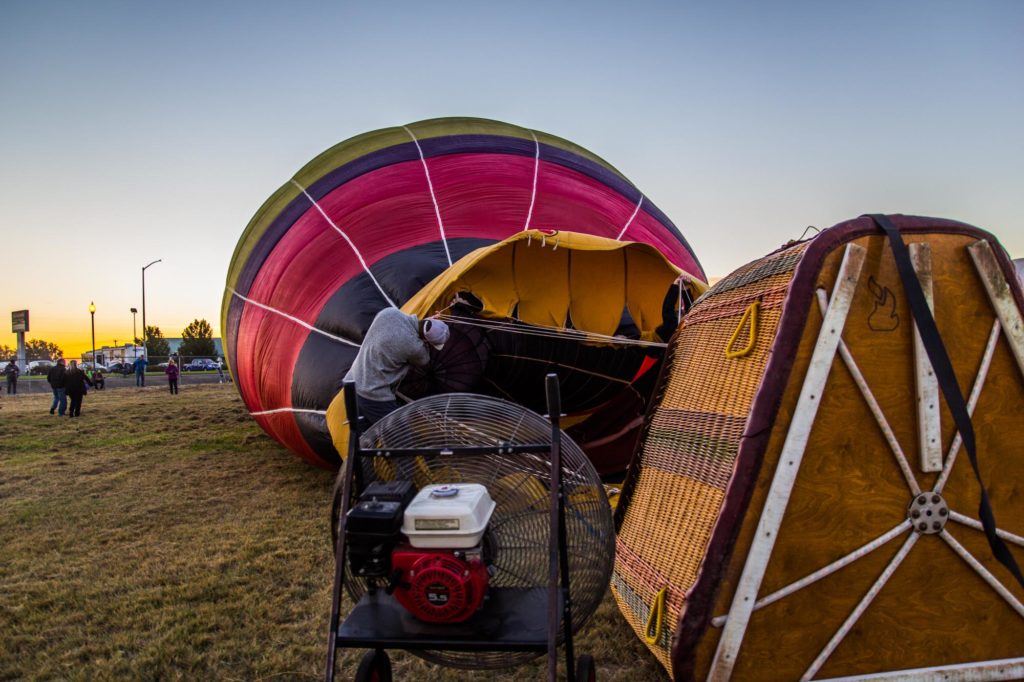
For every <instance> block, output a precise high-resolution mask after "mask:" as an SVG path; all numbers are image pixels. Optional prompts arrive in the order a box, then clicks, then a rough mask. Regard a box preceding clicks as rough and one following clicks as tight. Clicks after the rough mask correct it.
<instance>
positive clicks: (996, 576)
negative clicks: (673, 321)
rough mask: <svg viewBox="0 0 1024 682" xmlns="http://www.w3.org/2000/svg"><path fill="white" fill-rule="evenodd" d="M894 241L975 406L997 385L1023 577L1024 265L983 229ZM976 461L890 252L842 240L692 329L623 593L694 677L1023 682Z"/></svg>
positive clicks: (924, 223) (753, 267)
mask: <svg viewBox="0 0 1024 682" xmlns="http://www.w3.org/2000/svg"><path fill="white" fill-rule="evenodd" d="M891 220H892V222H893V223H895V225H896V226H897V227H898V228H899V230H900V233H901V234H902V236H903V239H904V241H905V242H906V243H908V244H910V245H911V247H910V248H911V256H912V258H913V262H914V267H915V270H916V272H917V276H918V280H919V281H920V282H921V285H922V289H923V290H924V291H925V293H926V295H928V296H930V304H931V306H932V309H933V311H934V317H935V319H936V321H937V325H938V328H939V331H940V333H941V336H942V338H943V341H944V344H945V346H946V349H947V350H948V353H949V356H950V357H951V359H952V364H953V367H954V369H955V373H956V376H957V380H958V382H959V384H960V386H961V388H962V390H963V391H964V396H965V398H967V397H968V395H969V393H970V392H971V391H972V389H973V388H975V387H983V388H981V389H980V392H979V393H978V395H977V396H976V397H975V398H974V399H973V400H974V401H975V402H976V405H975V406H974V407H973V410H974V412H973V424H974V430H975V433H976V437H977V453H978V460H979V464H980V470H981V474H982V479H983V481H984V483H985V484H986V486H987V488H988V495H989V498H990V500H991V506H992V508H993V509H994V511H995V516H996V520H997V522H998V526H999V529H1000V533H1001V537H1002V538H1003V539H1004V541H1005V543H1006V544H1007V545H1008V546H1009V547H1010V551H1011V553H1012V554H1013V555H1014V556H1015V557H1016V558H1017V562H1018V563H1024V537H1022V536H1024V419H1022V417H1024V322H1022V321H1021V310H1022V309H1024V300H1022V297H1021V291H1020V286H1019V284H1018V282H1017V280H1016V278H1015V275H1014V270H1013V265H1012V264H1011V262H1010V261H1009V259H1008V258H1007V257H1006V255H1005V254H1004V252H1003V250H1002V248H1001V247H1000V246H999V245H998V242H996V240H995V239H994V238H993V237H991V236H990V235H988V234H986V233H984V232H982V231H981V230H978V229H976V228H973V227H970V226H968V225H964V224H961V223H955V222H951V221H944V220H937V219H930V218H912V217H904V216H895V217H892V218H891ZM997 311H998V313H997ZM823 320H824V321H825V322H826V323H825V324H823ZM961 450H962V448H960V447H959V437H958V436H957V434H956V428H955V426H954V424H953V419H952V417H951V414H950V412H949V410H948V408H947V407H946V404H945V401H944V400H942V399H941V398H940V397H939V389H938V386H937V383H936V379H935V375H934V373H932V372H931V364H930V362H929V361H928V356H927V355H926V354H925V352H924V351H923V347H922V346H921V345H920V341H919V339H918V338H917V332H916V328H915V325H914V322H913V318H912V317H911V311H910V310H909V308H908V304H907V302H906V298H905V296H904V291H903V287H902V285H901V283H900V277H899V275H898V273H897V270H896V265H895V260H894V256H893V253H892V251H891V250H890V248H889V245H888V243H887V242H886V238H885V236H884V234H883V233H882V232H881V230H880V229H879V228H878V227H877V226H876V225H875V224H874V222H872V221H871V220H870V219H868V218H860V219H857V220H853V221H849V222H847V223H843V224H841V225H838V226H836V227H834V228H832V229H830V230H826V231H825V232H822V233H821V234H820V235H818V236H817V237H816V238H814V239H813V240H810V241H806V242H800V243H797V244H793V245H790V246H787V247H784V248H783V249H781V250H780V251H777V252H775V253H773V254H771V255H768V256H766V257H764V258H762V259H760V260H758V261H755V262H753V263H750V264H748V265H746V266H744V267H743V268H740V269H739V270H737V271H736V272H734V273H732V274H731V275H729V276H728V277H726V278H725V279H723V280H722V281H720V282H719V283H718V284H716V285H715V287H714V288H712V289H711V290H710V291H709V292H708V293H707V294H705V295H704V296H703V297H702V298H701V299H699V300H698V301H697V302H696V304H695V305H694V306H693V308H692V309H691V310H690V312H689V313H688V314H687V316H686V317H685V318H684V321H683V325H682V326H681V328H680V330H679V331H678V332H677V334H676V337H675V338H674V339H673V342H672V344H671V345H670V350H669V355H668V357H667V359H666V362H665V366H664V369H663V373H662V377H661V379H660V385H659V389H658V394H657V395H656V396H655V399H654V402H653V405H652V408H651V410H650V412H649V414H648V417H647V424H646V426H645V430H644V434H643V437H642V441H641V445H640V450H639V453H638V455H637V457H635V458H634V461H633V464H632V466H631V468H630V472H629V476H628V478H627V481H626V484H625V487H624V490H623V494H622V499H621V501H620V503H619V507H618V509H617V512H616V521H617V523H618V525H619V535H618V542H617V554H616V559H615V573H614V576H613V579H612V591H613V593H614V594H615V597H616V599H617V600H618V603H619V606H620V608H621V609H622V612H623V614H624V615H625V617H626V619H627V620H628V621H629V623H630V624H631V626H632V627H633V629H634V630H636V632H637V634H638V635H639V636H640V637H641V638H643V639H645V640H646V641H647V644H648V646H649V648H650V649H651V651H652V652H653V653H654V654H655V656H656V657H657V658H658V660H659V661H661V663H662V664H663V665H664V666H665V668H666V670H668V671H669V672H670V674H672V675H673V676H674V677H675V678H676V679H694V678H700V679H704V678H708V679H729V678H730V677H733V678H735V679H744V680H746V679H772V680H776V679H801V678H802V679H826V678H832V677H839V676H848V675H876V674H883V673H885V672H887V671H896V670H913V671H915V672H914V673H913V674H914V675H919V676H920V677H921V679H929V678H930V677H931V676H934V675H937V674H942V673H948V674H952V675H954V676H956V675H964V674H966V675H971V676H973V677H971V679H985V678H986V677H990V678H992V679H1011V678H1017V677H1024V606H1022V602H1024V589H1022V588H1021V586H1020V585H1018V584H1017V583H1016V582H1015V580H1014V578H1013V577H1012V575H1011V574H1010V572H1009V571H1008V570H1007V569H1006V568H1004V567H1003V566H1002V565H1001V564H999V563H998V562H997V561H996V560H995V559H994V558H993V556H992V550H991V549H990V547H989V544H988V543H987V541H986V537H985V535H984V533H982V532H981V530H980V524H978V522H977V521H976V519H977V518H978V506H979V494H980V493H979V485H978V481H977V479H976V478H975V475H974V471H973V470H972V468H971V465H970V462H969V460H968V457H967V455H966V454H965V453H963V452H962V451H961ZM957 453H959V454H957ZM915 513H916V514H917V515H916V516H915V515H914V514H915ZM929 513H930V514H932V515H934V518H933V517H932V516H928V514H929ZM925 519H927V520H928V523H927V524H926V526H927V527H926V528H922V527H919V522H923V521H924V520H925ZM957 679H959V677H958V678H957Z"/></svg>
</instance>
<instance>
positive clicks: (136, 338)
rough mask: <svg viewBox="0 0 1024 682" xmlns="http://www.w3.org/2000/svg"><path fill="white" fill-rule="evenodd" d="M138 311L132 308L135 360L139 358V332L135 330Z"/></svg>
mask: <svg viewBox="0 0 1024 682" xmlns="http://www.w3.org/2000/svg"><path fill="white" fill-rule="evenodd" d="M143 288H145V287H143ZM137 312H139V311H138V310H136V309H135V308H132V353H133V354H134V356H135V357H134V358H132V359H133V360H138V359H139V333H138V332H137V331H136V330H135V313H137Z"/></svg>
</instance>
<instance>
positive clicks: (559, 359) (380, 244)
mask: <svg viewBox="0 0 1024 682" xmlns="http://www.w3.org/2000/svg"><path fill="white" fill-rule="evenodd" d="M704 282H705V276H704V272H703V271H702V270H701V267H700V264H699V263H698V261H697V258H696V256H695V255H694V253H693V251H692V250H691V249H690V247H689V245H688V244H687V243H686V240H685V239H684V238H683V236H682V235H681V234H680V233H679V231H678V230H677V229H676V227H675V226H674V225H673V224H672V222H671V221H670V220H669V219H668V218H667V217H666V216H665V215H664V214H663V213H662V212H661V211H660V210H658V208H657V207H656V206H654V204H653V203H651V202H650V201H649V200H648V199H647V198H646V197H644V195H643V194H642V193H641V192H640V191H639V190H638V189H637V188H636V187H634V186H633V185H632V184H631V183H630V182H629V181H628V180H627V179H626V178H625V177H623V176H622V175H621V174H620V173H619V172H618V171H616V170H615V169H614V168H613V167H612V166H610V165H609V164H608V163H606V162H605V161H603V160H602V159H600V158H598V157H597V156H595V155H594V154H592V153H590V152H588V151H587V150H585V149H583V148H581V147H579V146H577V145H574V144H572V143H571V142H568V141H566V140H563V139H561V138H557V137H554V136H551V135H547V134H545V133H541V132H538V131H534V130H528V129H525V128H519V127H516V126H513V125H509V124H506V123H500V122H498V121H489V120H482V119H469V118H444V119H434V120H429V121H421V122H419V123H412V124H409V125H406V126H399V127H394V128H385V129H382V130H377V131H374V132H370V133H366V134H364V135H360V136H358V137H354V138H352V139H349V140H346V141H345V142H342V143H340V144H338V145H336V146H335V147H332V148H331V149H329V150H327V151H326V152H324V153H323V154H321V155H320V156H318V157H317V158H315V159H313V160H312V161H311V162H309V163H308V164H307V165H306V166H305V167H304V168H303V169H302V170H300V171H299V172H298V173H297V174H296V175H295V177H293V178H292V179H291V180H290V181H289V182H287V183H286V184H285V185H284V186H282V187H281V188H280V189H279V190H277V192H275V193H274V194H273V195H272V196H271V197H270V198H269V199H268V200H267V201H266V203H264V205H263V206H262V207H261V208H260V209H259V211H257V212H256V215H255V216H254V217H253V219H252V220H251V221H250V223H249V225H248V226H247V227H246V229H245V231H244V233H243V234H242V237H241V239H240V240H239V242H238V246H237V247H236V249H235V253H234V256H233V258H232V261H231V266H230V269H229V271H228V277H227V287H226V291H225V295H224V305H223V312H222V329H223V330H224V336H225V341H226V343H225V353H226V356H227V360H228V364H229V366H230V369H231V373H232V375H233V376H234V377H235V380H236V385H237V387H238V390H239V392H240V393H241V396H242V399H243V400H244V402H245V405H246V407H247V409H248V410H249V412H250V413H251V414H252V415H253V416H254V417H255V418H256V420H257V421H258V422H259V424H260V425H261V426H262V427H263V429H264V430H266V432H267V433H269V434H270V435H271V436H273V437H274V438H276V439H277V440H278V441H280V442H281V443H282V444H284V445H285V446H286V447H288V448H289V449H290V450H292V451H293V452H294V453H295V454H297V455H298V456H300V457H302V458H303V459H305V460H307V461H309V462H311V463H313V464H317V465H320V466H325V467H336V466H338V464H339V463H340V461H341V456H339V453H342V455H343V454H345V453H346V451H347V450H346V447H347V440H348V422H347V415H346V414H345V411H344V406H343V400H342V398H341V387H342V380H343V378H344V376H345V373H346V372H347V371H348V369H349V367H350V366H351V364H352V360H353V359H354V358H355V355H356V353H357V351H358V350H359V344H360V342H361V341H362V339H363V335H364V333H365V332H366V329H367V328H368V327H369V325H370V322H371V321H372V320H373V318H374V316H375V315H376V313H377V312H378V311H380V310H381V309H382V308H384V307H385V306H396V307H399V308H402V309H403V310H404V311H405V312H408V313H415V314H417V315H419V316H420V317H423V316H427V315H439V316H440V317H441V318H442V319H444V320H445V321H446V322H447V323H448V325H449V327H450V328H451V338H450V339H449V341H448V343H446V344H445V346H444V348H443V349H441V350H440V351H433V350H432V351H431V353H432V362H431V364H430V366H429V367H428V368H427V369H426V370H425V371H416V372H412V373H410V374H409V375H408V376H407V377H406V379H405V380H404V381H403V382H402V384H401V385H400V386H398V393H399V395H400V396H401V397H402V398H404V399H414V398H418V397H422V396H424V395H428V394H433V393H439V392H452V391H467V392H474V393H482V394H487V395H492V396H497V397H501V398H504V399H507V400H511V401H513V402H516V403H519V404H522V405H525V406H527V407H530V408H533V409H537V410H538V411H543V405H544V395H543V393H544V389H543V380H542V378H543V376H544V375H545V374H546V373H548V372H555V373H557V374H558V375H559V378H560V383H561V390H562V407H563V410H564V411H565V412H566V414H567V416H566V418H565V420H564V421H563V423H564V424H569V425H570V426H569V427H568V428H567V430H568V432H569V434H570V435H571V436H573V437H574V439H575V440H576V441H577V442H578V443H580V445H581V446H582V447H583V448H584V450H585V451H586V452H587V454H588V455H589V456H590V458H591V460H592V461H593V462H594V463H595V465H596V466H597V468H598V470H599V471H600V472H602V473H605V474H611V473H615V472H617V471H621V470H623V469H624V468H625V466H626V464H627V463H628V460H629V457H630V456H631V454H632V451H633V446H634V444H635V442H636V436H637V434H638V429H639V426H640V425H641V424H642V421H643V415H644V410H645V408H646V404H647V400H648V398H649V397H650V393H651V390H652V387H653V384H654V379H655V374H656V372H657V368H658V365H659V361H660V358H661V356H662V353H663V350H664V342H665V341H667V336H668V335H669V334H670V333H671V331H672V330H673V329H674V325H675V321H676V319H677V315H678V312H679V310H680V309H681V308H685V307H686V306H687V305H688V303H689V301H691V300H692V299H693V298H694V297H696V296H697V295H699V294H700V293H702V292H703V291H704V290H705V289H706V288H707V287H706V284H705V283H704Z"/></svg>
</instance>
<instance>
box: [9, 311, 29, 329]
mask: <svg viewBox="0 0 1024 682" xmlns="http://www.w3.org/2000/svg"><path fill="white" fill-rule="evenodd" d="M27 331H28V311H27V310H15V311H14V312H12V313H11V332H12V333H17V332H27Z"/></svg>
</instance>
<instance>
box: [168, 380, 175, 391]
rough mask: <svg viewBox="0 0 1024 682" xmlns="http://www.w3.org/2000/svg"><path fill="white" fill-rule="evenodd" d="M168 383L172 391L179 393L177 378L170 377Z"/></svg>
mask: <svg viewBox="0 0 1024 682" xmlns="http://www.w3.org/2000/svg"><path fill="white" fill-rule="evenodd" d="M167 383H168V385H169V386H170V389H171V393H177V392H178V380H177V379H168V380H167Z"/></svg>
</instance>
